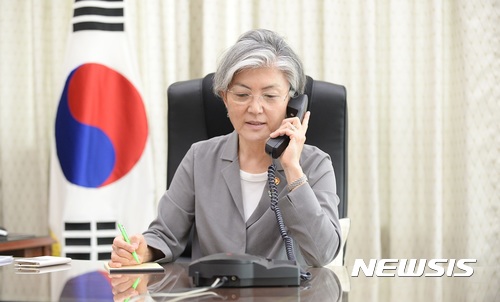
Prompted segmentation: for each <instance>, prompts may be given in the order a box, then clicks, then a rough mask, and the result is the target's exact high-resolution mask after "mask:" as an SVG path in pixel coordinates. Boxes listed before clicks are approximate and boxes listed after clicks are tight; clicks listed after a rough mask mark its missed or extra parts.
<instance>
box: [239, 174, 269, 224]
mask: <svg viewBox="0 0 500 302" xmlns="http://www.w3.org/2000/svg"><path fill="white" fill-rule="evenodd" d="M240 178H241V191H242V193H243V209H244V212H245V221H247V220H248V218H249V217H250V216H252V213H253V211H255V208H257V205H258V204H259V201H260V198H261V196H262V192H263V190H264V188H265V186H266V183H267V172H264V173H259V174H252V173H248V172H245V171H243V170H240Z"/></svg>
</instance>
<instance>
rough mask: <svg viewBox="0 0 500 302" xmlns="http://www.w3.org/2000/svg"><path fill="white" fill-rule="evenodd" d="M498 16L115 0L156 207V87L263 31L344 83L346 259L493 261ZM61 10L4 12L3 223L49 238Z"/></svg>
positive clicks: (159, 184)
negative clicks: (139, 99)
mask: <svg viewBox="0 0 500 302" xmlns="http://www.w3.org/2000/svg"><path fill="white" fill-rule="evenodd" d="M499 5H500V4H499V2H498V1H497V0H483V1H467V0H459V1H445V0H435V1H431V0H425V1H374V0H370V1H365V0H355V1H340V0H339V1H333V0H332V1H328V0H311V1H308V0H292V1H280V0H270V1H264V0H262V1H259V0H255V1H245V0H240V1H229V0H207V1H202V0H194V1H174V0H170V1H159V0H148V1H139V0H127V6H126V14H130V16H131V17H132V20H133V23H134V25H133V26H131V28H129V29H128V30H130V31H131V32H132V34H133V37H134V41H133V43H135V44H133V45H135V46H134V47H136V53H137V54H138V61H139V68H140V74H141V77H142V82H143V91H144V95H143V98H144V101H145V104H146V110H147V113H148V117H149V121H150V128H151V135H152V144H153V152H154V161H155V186H156V188H157V189H156V190H157V192H156V195H157V197H158V198H159V196H160V195H161V194H162V193H163V191H164V189H165V187H166V150H167V137H166V136H167V134H166V128H167V110H168V108H167V105H166V104H167V102H166V89H167V87H168V86H169V85H170V84H171V83H173V82H176V81H181V80H187V79H191V78H196V77H202V76H204V75H205V74H207V73H209V72H212V71H214V69H215V66H216V63H217V60H218V57H219V56H220V54H221V53H222V51H224V50H225V49H226V48H228V47H229V46H230V45H231V44H232V43H234V42H235V41H236V39H237V37H238V36H239V35H240V34H241V33H243V32H244V31H246V30H248V29H251V28H257V27H263V28H268V29H272V30H276V31H277V32H279V33H280V34H282V35H283V36H285V37H286V39H287V41H288V42H289V43H290V44H291V45H292V47H293V48H294V49H295V50H296V51H297V53H298V54H299V55H300V56H301V58H302V59H303V62H304V66H305V68H306V73H307V74H308V75H310V76H311V77H313V78H314V79H317V80H323V81H329V82H334V83H337V84H341V85H344V86H346V89H347V93H348V110H349V146H348V158H349V166H348V167H349V172H348V174H349V180H348V183H349V188H348V194H349V199H348V200H349V205H348V216H349V217H350V218H351V221H352V225H351V232H350V235H349V238H348V242H347V254H346V264H347V265H352V263H353V261H354V259H357V258H362V259H365V260H368V259H370V258H397V259H399V258H457V259H460V258H477V259H478V265H492V264H495V263H498V262H499V261H500V253H499V250H500V249H499V247H500V234H499V232H500V231H499V229H500V227H499V225H500V224H499V223H498V217H499V216H500V206H499V202H498V196H500V186H499V185H498V183H499V180H500V177H499V176H500V175H499V174H500V160H499V158H500V135H499V133H500V108H499V107H500V105H499V103H500V102H499V99H500V88H499V86H498V83H499V70H500V66H499V65H500V63H499V49H500V41H499V37H500V34H499V30H498V27H499V26H498V25H499V24H500V20H499V19H500V14H499V13H498V11H499ZM71 13H72V2H71V1H50V0H42V1H27V0H22V1H1V2H0V26H1V27H0V29H1V31H0V43H1V44H0V62H1V64H0V118H1V120H0V142H1V148H0V202H1V203H0V215H1V216H0V225H4V226H6V227H7V228H8V229H11V230H12V231H15V232H18V233H23V232H24V233H34V234H46V233H47V232H48V226H47V205H48V202H49V201H48V172H49V170H48V167H49V158H50V156H49V154H50V145H51V140H52V139H53V138H52V137H53V130H54V117H55V112H56V106H57V101H58V99H59V93H60V87H62V85H61V81H62V79H63V76H64V74H63V72H62V59H61V58H62V57H63V56H64V51H65V48H66V40H67V38H68V34H69V29H70V19H71ZM311 118H314V115H312V117H311ZM396 294H398V292H397V290H393V292H390V293H388V295H395V296H396ZM439 294H440V293H438V292H436V293H435V295H437V296H436V297H438V295H439Z"/></svg>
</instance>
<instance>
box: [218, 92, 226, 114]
mask: <svg viewBox="0 0 500 302" xmlns="http://www.w3.org/2000/svg"><path fill="white" fill-rule="evenodd" d="M219 97H220V98H221V99H222V101H223V102H224V105H225V106H226V111H227V92H225V91H221V92H219Z"/></svg>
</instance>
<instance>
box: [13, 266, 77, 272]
mask: <svg viewBox="0 0 500 302" xmlns="http://www.w3.org/2000/svg"><path fill="white" fill-rule="evenodd" d="M70 268H71V264H61V265H51V266H44V267H32V266H21V265H19V266H16V268H15V270H16V274H46V273H53V272H59V271H65V270H69V269H70Z"/></svg>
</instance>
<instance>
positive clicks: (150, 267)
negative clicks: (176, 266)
mask: <svg viewBox="0 0 500 302" xmlns="http://www.w3.org/2000/svg"><path fill="white" fill-rule="evenodd" d="M104 268H106V270H107V271H108V272H109V273H110V274H144V273H164V272H165V269H164V268H163V266H161V265H160V264H158V263H156V262H146V263H141V264H137V265H129V266H122V267H111V266H109V264H108V262H106V263H105V264H104Z"/></svg>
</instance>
